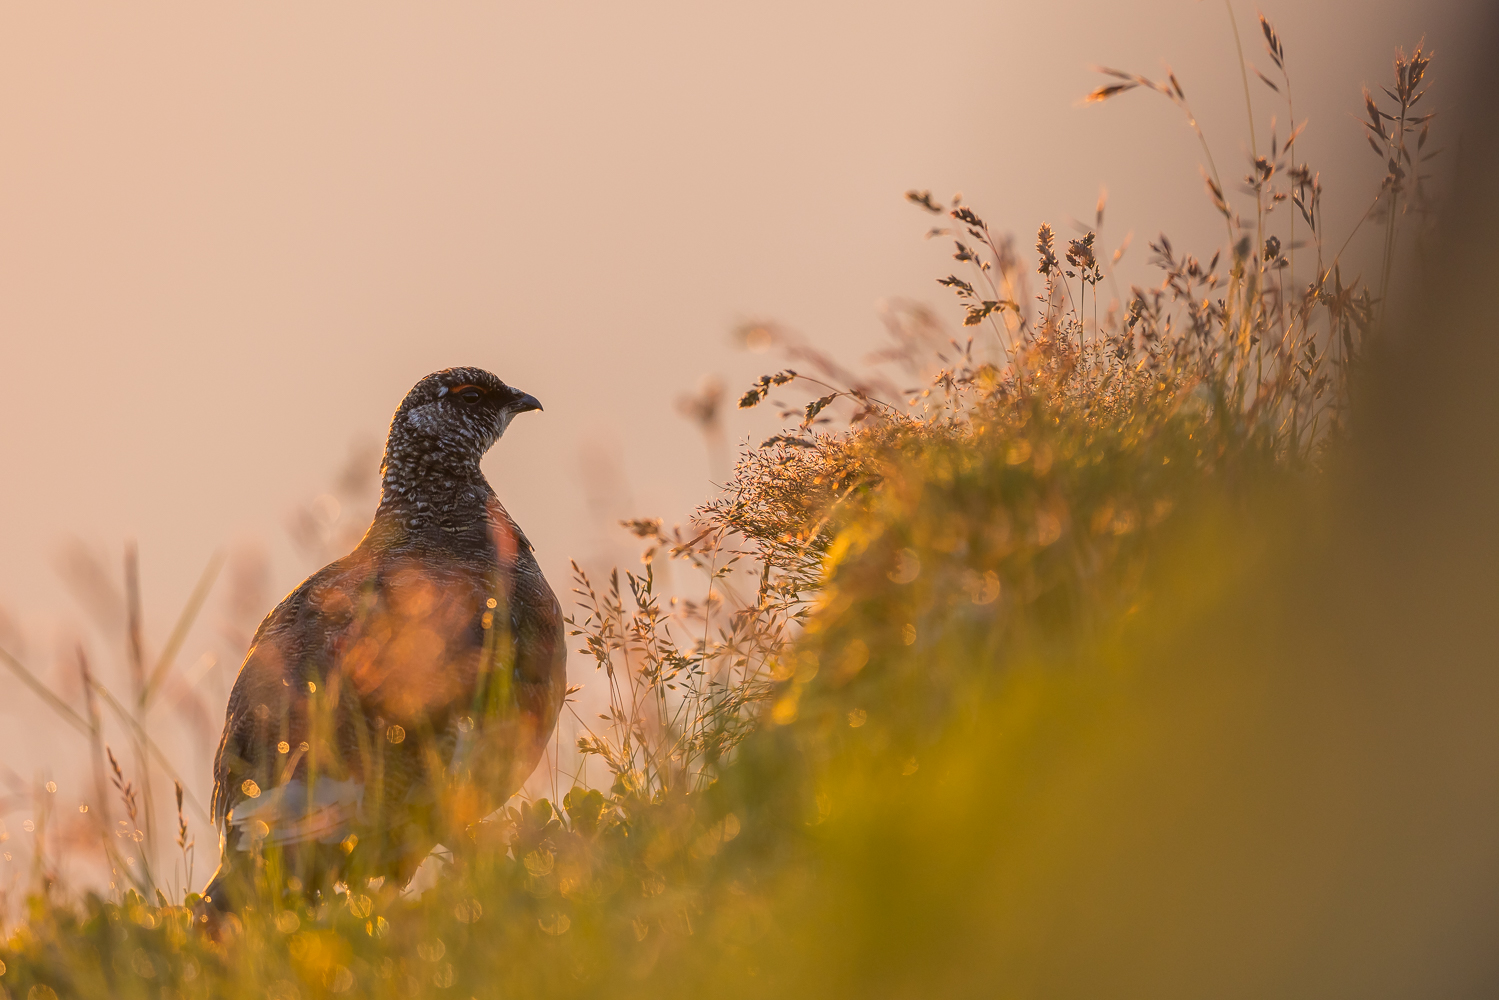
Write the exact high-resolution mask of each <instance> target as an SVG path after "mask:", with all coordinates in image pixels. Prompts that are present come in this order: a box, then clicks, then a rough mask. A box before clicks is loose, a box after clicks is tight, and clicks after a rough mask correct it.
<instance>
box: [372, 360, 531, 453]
mask: <svg viewBox="0 0 1499 1000" xmlns="http://www.w3.org/2000/svg"><path fill="white" fill-rule="evenodd" d="M539 409H541V403H540V402H539V401H538V400H537V399H536V397H535V396H532V395H530V394H529V393H525V392H522V391H521V390H519V389H516V388H513V387H512V386H508V385H506V384H505V383H504V382H502V381H500V379H499V378H497V377H496V376H494V375H492V374H490V373H489V372H487V371H485V370H484V369H482V368H445V369H443V370H442V371H440V372H433V373H432V374H431V375H428V376H427V377H426V378H424V379H422V380H421V381H420V382H418V383H417V384H416V385H414V386H412V387H411V391H410V392H408V393H407V394H406V398H405V399H403V400H402V401H401V405H400V406H399V407H398V408H397V409H396V415H395V418H394V419H393V420H392V421H391V424H390V440H389V442H388V443H387V445H386V464H387V465H391V464H393V463H394V464H403V465H404V464H418V465H421V466H427V467H433V466H435V467H439V468H444V469H447V470H451V471H457V470H459V469H469V468H475V469H476V468H477V467H478V464H479V460H480V459H481V458H483V457H484V453H485V452H487V451H488V450H489V449H490V446H492V445H493V444H494V443H495V442H496V441H498V440H499V439H500V436H501V435H502V434H504V433H505V428H506V427H508V426H510V421H511V420H512V419H514V417H515V415H516V414H518V413H525V412H526V411H527V410H539Z"/></svg>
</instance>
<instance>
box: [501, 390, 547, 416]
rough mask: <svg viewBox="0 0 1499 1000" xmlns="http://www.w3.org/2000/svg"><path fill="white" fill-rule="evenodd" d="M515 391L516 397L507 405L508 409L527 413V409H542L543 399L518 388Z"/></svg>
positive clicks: (513, 411)
mask: <svg viewBox="0 0 1499 1000" xmlns="http://www.w3.org/2000/svg"><path fill="white" fill-rule="evenodd" d="M515 392H516V397H515V398H514V399H512V400H511V401H510V403H509V404H508V405H507V406H506V407H505V408H506V409H507V410H510V411H511V412H512V413H525V412H526V411H527V410H539V409H541V400H539V399H537V398H536V397H535V396H533V395H531V394H530V393H527V392H521V391H520V390H519V389H516V390H515Z"/></svg>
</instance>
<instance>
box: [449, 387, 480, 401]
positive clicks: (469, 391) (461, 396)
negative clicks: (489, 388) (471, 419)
mask: <svg viewBox="0 0 1499 1000" xmlns="http://www.w3.org/2000/svg"><path fill="white" fill-rule="evenodd" d="M453 395H454V396H455V397H457V399H458V401H459V402H460V403H463V404H464V405H466V406H473V405H474V404H475V403H477V402H478V401H479V400H481V399H483V398H484V393H482V392H480V391H479V390H478V389H476V388H474V387H473V386H471V385H465V386H460V387H459V388H458V389H457V390H456V391H454V393H453Z"/></svg>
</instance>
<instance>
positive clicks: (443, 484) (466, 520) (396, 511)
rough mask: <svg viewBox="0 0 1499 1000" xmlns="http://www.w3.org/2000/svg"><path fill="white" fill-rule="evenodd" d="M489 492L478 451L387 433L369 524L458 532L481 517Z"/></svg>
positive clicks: (401, 530) (381, 528)
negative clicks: (444, 447) (442, 446)
mask: <svg viewBox="0 0 1499 1000" xmlns="http://www.w3.org/2000/svg"><path fill="white" fill-rule="evenodd" d="M493 496H494V490H493V489H492V488H491V487H490V485H489V480H487V479H485V478H484V473H483V472H482V471H481V470H480V468H479V456H476V455H472V454H467V453H462V452H455V451H446V450H442V449H434V448H432V447H431V442H427V441H407V440H405V439H404V438H403V437H398V436H397V435H394V434H393V435H392V436H391V439H390V441H389V443H388V444H387V445H386V448H385V461H384V463H383V464H382V465H381V468H380V506H379V507H378V508H377V509H376V511H375V523H374V525H372V527H371V530H372V531H374V532H376V533H377V534H386V533H387V531H390V532H394V533H395V534H396V535H399V536H408V535H420V534H425V533H427V532H429V531H433V530H438V531H441V532H442V533H443V534H449V535H451V534H453V533H454V532H461V531H464V530H466V529H469V528H471V527H473V526H475V525H476V524H477V523H479V522H482V521H483V519H484V518H485V516H486V511H487V508H488V503H489V500H490V498H491V497H493Z"/></svg>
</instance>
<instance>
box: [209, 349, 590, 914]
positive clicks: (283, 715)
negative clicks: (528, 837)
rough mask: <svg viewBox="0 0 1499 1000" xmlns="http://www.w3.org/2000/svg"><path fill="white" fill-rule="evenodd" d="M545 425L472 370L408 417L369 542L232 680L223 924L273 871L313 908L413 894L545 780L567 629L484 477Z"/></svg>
mask: <svg viewBox="0 0 1499 1000" xmlns="http://www.w3.org/2000/svg"><path fill="white" fill-rule="evenodd" d="M539 409H541V403H539V402H538V401H537V400H536V398H535V397H534V396H530V395H527V394H526V393H524V392H521V391H520V390H518V389H514V388H512V387H510V386H507V385H506V384H505V383H504V382H502V381H500V380H499V379H498V378H496V377H495V376H494V375H491V374H490V373H489V372H487V371H483V370H481V369H478V368H449V369H446V370H444V371H440V372H435V373H433V374H431V375H428V376H427V377H426V378H424V379H422V380H421V381H420V382H418V383H417V384H416V385H415V386H414V387H413V388H412V389H411V391H410V392H409V393H407V395H406V398H405V399H404V400H402V402H401V405H400V407H399V408H398V409H397V410H396V413H395V417H394V419H393V420H392V421H391V425H390V437H389V439H388V442H387V444H386V447H385V458H384V462H383V464H382V466H381V495H380V504H379V507H378V509H377V510H376V512H375V517H374V521H373V522H372V523H371V525H370V527H369V530H368V532H366V534H365V536H364V538H363V540H362V541H360V543H359V545H358V546H357V547H356V548H355V549H354V551H353V552H351V553H349V554H348V555H347V556H345V557H343V558H342V559H339V560H337V561H336V562H333V563H331V564H329V565H328V566H325V567H324V568H323V569H321V570H319V571H318V572H317V573H314V574H313V575H312V576H310V577H308V578H307V579H306V580H305V581H303V583H302V584H301V586H299V587H297V588H296V589H295V590H293V591H292V592H291V593H290V594H288V595H287V596H286V598H285V599H284V600H282V601H281V603H280V604H278V605H277V606H276V608H275V610H273V611H272V612H271V613H270V614H268V615H267V616H266V617H265V620H264V621H263V622H261V624H260V627H259V629H257V630H256V632H255V636H254V639H253V640H252V642H251V645H250V650H249V652H248V653H247V654H246V656H245V660H244V664H243V665H242V666H241V667H240V671H239V675H238V677H237V678H236V679H235V682H234V689H233V691H232V693H231V694H230V696H229V705H228V708H227V710H226V712H225V720H224V734H223V738H222V740H221V742H220V744H219V750H218V755H217V757H216V759H215V761H214V788H213V804H212V813H213V817H214V822H215V824H216V825H217V826H218V828H219V832H220V837H219V845H220V852H221V860H220V863H219V868H218V871H217V872H216V873H215V875H214V877H213V879H212V880H211V881H210V882H209V884H208V886H207V888H206V889H205V890H204V895H205V897H206V898H207V899H208V900H209V901H211V904H212V906H213V907H215V908H217V909H219V910H234V909H238V908H240V907H242V906H243V905H245V903H246V902H247V901H249V900H250V899H251V898H253V892H254V887H255V885H256V878H257V875H258V874H261V873H264V872H267V871H269V872H270V878H271V880H272V881H273V882H274V883H276V884H275V885H274V886H273V887H274V888H275V889H277V890H278V891H279V890H282V887H283V886H286V887H289V888H290V889H291V890H292V891H300V892H303V893H305V894H308V895H309V896H310V895H312V894H314V893H317V892H323V893H326V892H328V891H330V890H331V888H332V887H333V886H334V885H335V884H337V883H339V882H344V883H346V884H353V879H355V878H364V877H368V878H374V877H386V878H389V879H392V880H394V882H395V883H396V884H400V885H404V884H405V883H406V882H408V881H409V880H410V878H411V876H412V875H413V874H414V872H415V871H416V868H417V866H418V865H419V864H420V863H421V861H422V860H423V858H425V857H426V856H427V855H428V854H429V853H430V852H431V850H432V849H433V847H434V846H436V845H437V844H439V843H447V844H452V843H454V840H453V839H452V837H453V835H460V836H461V832H462V831H463V830H464V829H465V828H466V827H467V826H468V825H469V824H472V823H474V822H476V821H477V820H479V819H481V818H483V817H484V816H485V815H487V814H488V813H490V812H492V811H493V810H494V809H496V808H498V807H499V806H500V805H502V804H503V803H504V802H505V800H506V799H508V798H509V797H510V796H511V795H512V794H514V792H515V791H516V790H517V789H518V788H519V787H520V785H521V783H522V782H523V781H524V780H525V779H526V777H527V775H529V774H530V772H531V770H532V769H533V768H534V767H535V766H536V763H537V761H538V760H539V759H540V757H541V755H542V753H543V750H544V748H545V745H546V743H547V740H548V739H549V738H550V737H551V734H552V731H553V729H554V727H555V726H556V723H557V716H558V713H559V712H560V710H561V707H562V702H563V698H564V695H565V691H566V647H565V644H564V635H563V622H562V609H561V606H560V605H559V604H558V602H557V598H556V596H555V595H554V594H553V593H552V589H551V588H550V587H549V586H548V585H547V581H546V579H545V578H544V577H543V576H542V573H541V568H540V567H539V566H538V565H537V562H536V558H535V556H534V555H533V553H532V548H531V543H530V542H529V541H527V539H526V536H525V534H524V533H522V532H521V530H520V528H519V527H518V526H517V525H516V524H515V522H514V521H513V520H511V518H510V515H509V514H507V513H506V511H505V508H504V507H503V506H501V504H500V501H499V499H498V498H497V497H496V495H495V492H494V490H493V489H492V488H491V487H490V485H489V482H488V481H487V480H486V479H485V477H484V474H483V473H482V472H481V471H480V469H479V461H480V459H481V458H483V456H484V454H485V452H487V451H488V450H489V448H490V446H491V445H493V444H494V443H495V442H496V441H497V440H499V438H500V436H501V435H502V434H504V433H505V429H506V427H508V426H509V424H510V421H511V420H512V419H513V418H514V417H515V416H516V414H519V413H524V412H526V411H528V410H539ZM445 838H448V839H446V840H445ZM268 865H272V866H273V867H271V868H269V869H268V868H267V866H268ZM282 880H284V882H283V881H282ZM262 884H264V883H262Z"/></svg>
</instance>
